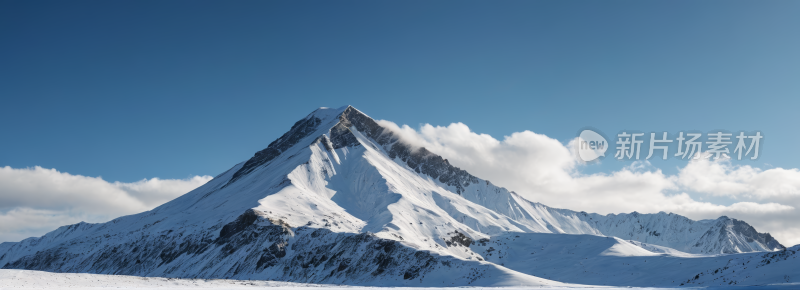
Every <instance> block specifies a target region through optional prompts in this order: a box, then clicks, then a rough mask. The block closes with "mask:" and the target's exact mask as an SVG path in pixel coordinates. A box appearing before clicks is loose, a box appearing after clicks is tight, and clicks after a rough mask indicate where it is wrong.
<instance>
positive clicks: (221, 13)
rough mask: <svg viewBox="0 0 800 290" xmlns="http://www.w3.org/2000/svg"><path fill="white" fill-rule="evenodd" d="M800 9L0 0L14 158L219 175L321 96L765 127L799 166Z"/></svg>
mask: <svg viewBox="0 0 800 290" xmlns="http://www.w3.org/2000/svg"><path fill="white" fill-rule="evenodd" d="M798 8H800V3H798V2H796V1H769V2H756V1H670V2H655V1H644V2H642V1H602V2H601V1H597V2H588V1H587V2H572V1H566V2H561V1H558V2H556V1H502V2H488V1H477V2H470V1H458V2H454V1H432V2H429V1H418V2H415V1H410V2H409V1H403V2H388V1H338V2H328V1H238V2H235V3H227V2H207V1H166V2H164V1H136V2H122V1H111V2H109V1H69V2H38V1H35V2H31V1H3V2H2V3H0V37H2V43H3V45H2V46H0V98H2V104H3V105H2V106H0V126H1V127H0V128H2V132H3V142H2V145H1V146H2V150H0V166H11V167H14V168H24V167H30V166H36V165H38V166H42V167H45V168H57V169H58V170H60V171H65V172H69V173H71V174H81V175H86V176H102V177H103V178H104V179H106V180H113V181H126V182H130V181H135V180H140V179H142V178H151V177H160V178H185V177H188V176H193V175H216V174H217V173H219V172H222V171H224V170H225V169H227V168H229V167H230V166H232V165H233V164H235V163H238V162H240V161H242V160H245V159H247V158H249V157H250V156H252V154H253V153H254V152H256V151H258V150H260V149H263V148H264V147H266V145H267V144H268V143H269V142H270V141H272V140H274V139H275V138H277V137H278V136H280V134H282V133H283V132H285V131H286V130H287V129H288V128H289V127H290V126H291V124H293V123H294V122H295V121H296V120H298V119H300V118H302V117H303V116H305V115H306V114H308V113H309V112H311V111H312V110H314V109H315V108H317V107H320V106H329V107H338V106H341V105H345V104H350V105H353V106H355V107H357V108H359V109H360V110H362V111H364V112H366V113H367V114H369V115H371V116H373V117H375V118H377V119H386V120H391V121H393V122H396V123H398V124H408V125H411V126H412V127H417V126H418V125H419V124H424V123H430V124H433V125H448V124H450V123H453V122H463V123H465V124H467V125H468V126H470V128H471V129H472V130H473V131H475V132H479V133H486V134H490V135H492V136H494V137H495V138H498V139H501V138H502V137H503V136H505V135H508V134H511V133H513V132H519V131H523V130H531V131H534V132H537V133H542V134H545V135H547V136H550V137H552V138H556V139H558V140H561V141H563V142H566V141H567V140H569V139H571V138H574V137H575V136H577V133H578V131H579V130H580V129H581V128H583V127H585V126H592V127H595V128H598V129H600V130H602V131H604V132H605V133H606V134H607V135H613V134H616V133H618V132H619V131H622V130H639V131H643V132H650V131H668V132H670V133H671V134H673V133H677V132H678V131H681V130H700V131H703V132H707V131H711V130H715V129H724V130H731V131H738V130H747V131H751V130H761V131H762V132H763V134H764V135H765V138H764V142H763V143H762V155H761V158H760V159H759V160H758V161H755V162H754V163H752V164H753V165H756V166H778V167H785V168H794V167H797V166H798V164H800V157H799V156H798V154H796V149H795V148H796V144H798V143H800V138H798V134H797V133H796V124H797V117H796V113H795V112H796V110H797V108H798V105H799V102H800V101H798V100H800V98H798V97H799V94H800V82H798V81H797V80H798V79H800V54H798V53H797V52H798V51H800V38H798V37H797V29H798V28H800V18H798V17H796V16H797V13H798V12H800V11H799V10H798ZM682 162H683V161H677V160H671V161H667V162H654V165H656V166H659V167H663V169H664V170H667V171H670V170H674V167H677V166H682V164H683V163H682ZM767 164H768V165H767ZM626 165H629V162H604V163H603V164H601V165H595V166H590V167H588V168H586V170H587V171H590V172H600V171H606V170H614V169H617V168H619V167H622V166H626Z"/></svg>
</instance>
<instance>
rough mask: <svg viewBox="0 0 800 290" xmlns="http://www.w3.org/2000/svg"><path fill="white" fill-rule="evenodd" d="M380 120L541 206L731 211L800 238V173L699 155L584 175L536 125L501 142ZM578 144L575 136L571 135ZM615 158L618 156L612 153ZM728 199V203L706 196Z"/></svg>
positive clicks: (567, 151)
mask: <svg viewBox="0 0 800 290" xmlns="http://www.w3.org/2000/svg"><path fill="white" fill-rule="evenodd" d="M378 122H379V123H380V124H381V125H383V126H384V127H386V128H389V130H392V131H394V132H396V133H398V134H400V135H401V136H402V138H403V139H404V140H406V141H407V142H409V143H411V144H412V145H414V146H420V147H425V148H427V149H428V150H430V151H431V152H434V153H436V154H439V155H441V156H442V157H444V158H446V159H448V160H449V161H450V163H452V164H453V165H455V166H458V167H460V168H462V169H464V170H467V171H468V172H470V173H472V174H474V175H476V176H478V177H480V178H483V179H487V180H490V181H492V182H493V183H495V184H497V185H499V186H503V187H506V188H508V189H510V190H513V191H515V192H517V193H519V194H521V195H523V196H525V197H526V198H528V199H530V200H532V201H537V202H541V203H543V204H546V205H549V206H552V207H558V208H567V209H572V210H578V211H587V212H596V213H600V214H608V213H627V212H633V211H638V212H641V213H656V212H659V211H665V212H674V213H677V214H681V215H685V216H687V217H689V218H692V219H709V218H717V217H719V216H722V215H726V216H729V217H732V218H736V219H742V220H745V221H746V222H748V223H750V224H751V225H752V226H754V227H755V228H756V229H757V230H759V231H761V232H769V233H771V234H772V235H773V236H775V237H776V239H778V240H779V241H780V242H782V243H784V244H785V245H787V246H789V245H794V244H798V243H800V225H799V224H798V223H797V222H796V221H797V220H800V171H799V170H798V169H782V168H775V169H769V170H761V169H758V168H753V167H750V166H736V165H733V164H731V163H730V162H729V161H724V160H722V159H720V160H719V161H711V160H706V159H696V160H692V161H690V162H688V164H687V165H686V166H685V167H684V168H680V170H679V173H678V174H676V175H666V174H664V173H663V172H662V171H661V170H660V169H658V168H655V167H654V166H652V165H650V163H649V162H646V161H644V162H634V163H632V164H631V165H629V166H627V167H625V168H623V169H622V170H619V171H615V172H611V173H602V174H583V173H582V172H581V168H583V167H584V166H585V165H584V164H582V163H580V162H579V161H578V159H577V158H575V157H574V156H575V155H574V154H575V153H574V152H572V150H571V148H574V147H573V146H572V144H566V145H565V144H562V143H561V142H559V141H558V140H555V139H552V138H550V137H547V136H545V135H542V134H537V133H534V132H531V131H524V132H516V133H513V134H511V135H510V136H505V137H504V138H503V140H497V139H495V138H494V137H492V136H490V135H487V134H479V133H475V132H472V131H471V130H470V129H469V127H467V125H465V124H462V123H454V124H450V125H449V126H446V127H443V126H432V125H429V124H426V125H422V126H421V127H420V128H419V129H414V128H411V127H409V126H407V125H403V126H398V125H397V124H395V123H393V122H390V121H384V120H381V121H378ZM572 142H574V140H573V141H572ZM612 156H613V155H612ZM703 197H727V198H731V199H734V200H735V202H734V203H732V204H729V205H721V204H715V203H712V202H707V201H703V199H702V198H703Z"/></svg>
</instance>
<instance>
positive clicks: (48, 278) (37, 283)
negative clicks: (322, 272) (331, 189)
mask: <svg viewBox="0 0 800 290" xmlns="http://www.w3.org/2000/svg"><path fill="white" fill-rule="evenodd" d="M19 288H24V289H65V288H68V289H197V288H200V289H264V288H269V289H276V290H277V289H293V290H294V289H312V288H313V289H320V288H322V289H383V288H381V287H358V286H344V285H325V284H307V283H292V282H279V281H247V280H225V279H210V280H208V279H177V278H153V277H136V276H122V275H102V274H76V273H50V272H42V271H31V270H5V269H3V270H0V289H19ZM386 288H387V289H388V288H390V287H386ZM391 288H392V289H413V290H425V289H457V288H459V289H460V288H474V289H503V290H513V289H723V288H715V287H711V288H696V287H692V288H638V287H633V288H632V287H604V286H586V285H568V286H559V287H553V286H538V287H452V288H446V287H442V288H432V287H419V288H417V287H391ZM731 288H733V289H797V288H800V283H790V284H777V285H761V286H741V287H735V286H734V287H724V289H731Z"/></svg>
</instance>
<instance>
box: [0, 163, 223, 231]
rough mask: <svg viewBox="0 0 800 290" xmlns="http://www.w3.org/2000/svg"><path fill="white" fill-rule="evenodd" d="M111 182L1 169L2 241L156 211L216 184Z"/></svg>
mask: <svg viewBox="0 0 800 290" xmlns="http://www.w3.org/2000/svg"><path fill="white" fill-rule="evenodd" d="M211 179H212V177H211V176H195V177H192V178H187V179H158V178H152V179H143V180H140V181H137V182H132V183H123V182H113V183H112V182H108V181H105V180H103V179H102V178H100V177H87V176H81V175H72V174H69V173H65V172H59V171H58V170H55V169H46V168H41V167H38V166H37V167H34V168H24V169H15V168H11V167H8V166H6V167H0V242H5V241H19V240H22V239H24V238H28V237H32V236H41V235H43V234H45V233H47V232H49V231H52V230H54V229H56V228H57V227H59V226H63V225H68V224H74V223H77V222H80V221H86V222H105V221H108V220H111V219H113V218H116V217H119V216H124V215H129V214H134V213H139V212H142V211H146V210H150V209H152V208H154V207H156V206H158V205H161V204H163V203H165V202H167V201H170V200H172V199H174V198H176V197H178V196H180V195H182V194H184V193H187V192H189V191H191V190H193V189H195V188H197V187H199V186H201V185H203V184H205V183H206V182H208V181H209V180H211Z"/></svg>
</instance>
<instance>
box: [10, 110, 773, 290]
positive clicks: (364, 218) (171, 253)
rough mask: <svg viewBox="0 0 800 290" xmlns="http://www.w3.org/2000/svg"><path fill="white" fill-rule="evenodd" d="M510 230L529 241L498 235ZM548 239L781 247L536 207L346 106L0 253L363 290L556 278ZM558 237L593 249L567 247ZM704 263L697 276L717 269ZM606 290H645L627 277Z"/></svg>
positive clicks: (689, 253) (690, 250) (686, 223)
mask: <svg viewBox="0 0 800 290" xmlns="http://www.w3.org/2000/svg"><path fill="white" fill-rule="evenodd" d="M552 234H559V235H552ZM509 237H513V238H514V239H517V237H520V239H525V238H527V239H529V240H530V242H525V243H523V244H514V243H511V245H509V244H508V243H507V242H503V239H504V238H506V239H507V238H509ZM612 237H613V238H612ZM548 239H560V240H563V241H560V242H557V243H560V244H561V246H562V249H561V250H559V251H560V252H548V253H549V254H547V258H546V259H550V260H552V259H558V260H562V261H571V260H570V259H566V258H567V257H571V259H572V258H575V257H583V258H587V259H588V256H585V255H590V254H591V255H593V256H592V257H596V259H598V261H601V262H598V263H599V264H602V263H605V262H602V261H606V260H608V259H610V258H608V257H615V256H614V255H607V254H608V253H616V252H619V251H622V252H625V253H628V254H630V255H633V256H637V257H649V256H659V257H664V258H663V259H667V260H669V259H678V260H680V259H688V258H689V257H694V256H693V255H697V254H723V253H745V252H761V251H775V250H780V249H784V247H783V246H782V245H780V244H779V243H778V242H777V241H776V240H775V239H773V238H772V237H771V236H770V235H769V234H761V233H758V232H757V231H756V230H755V229H753V228H752V227H751V226H749V225H748V224H746V223H745V222H743V221H738V220H735V219H729V218H727V217H721V218H719V219H717V220H707V221H692V220H690V219H687V218H685V217H682V216H679V215H675V214H667V213H658V214H639V213H635V212H634V213H631V214H620V215H605V216H604V215H598V214H588V213H584V212H575V211H570V210H564V209H554V208H550V207H547V206H545V205H542V204H539V203H535V202H531V201H528V200H526V199H524V198H523V197H521V196H520V195H518V194H516V193H514V192H512V191H508V190H506V189H504V188H501V187H497V186H495V185H493V184H492V183H491V182H489V181H486V180H482V179H480V178H477V177H475V176H473V175H471V174H469V173H468V172H466V171H464V170H461V169H459V168H457V167H455V166H453V165H451V164H450V163H449V162H448V161H447V160H445V159H443V158H442V157H440V156H438V155H436V154H434V153H432V152H429V151H428V150H426V149H425V148H414V147H412V146H410V145H408V144H407V143H405V142H404V141H403V140H401V139H400V138H399V137H398V135H396V134H394V133H393V132H391V131H388V130H386V129H385V128H383V127H381V126H380V125H378V123H376V122H375V121H374V120H373V119H371V118H370V117H368V116H367V115H365V114H363V113H361V112H360V111H358V110H356V109H355V108H353V107H349V106H348V107H342V108H339V109H329V108H320V109H318V110H316V111H314V112H313V113H311V114H310V115H308V116H306V117H305V118H303V119H301V120H300V121H298V122H297V123H295V124H294V125H293V126H292V128H291V129H290V130H289V131H288V132H287V133H285V134H284V135H283V136H281V137H280V138H278V139H277V140H275V141H273V142H272V143H270V144H269V146H268V147H267V148H266V149H264V150H262V151H259V152H257V153H256V154H255V155H254V156H253V157H252V158H250V159H249V160H247V161H245V162H242V163H239V164H237V165H235V166H234V167H233V168H231V169H229V170H228V171H226V172H224V173H222V174H220V175H219V176H217V177H215V178H214V179H213V180H211V181H210V182H208V183H207V184H205V185H203V186H201V187H199V188H197V189H195V190H193V191H191V192H189V193H187V194H185V195H183V196H181V197H179V198H176V199H175V200H172V201H170V202H168V203H166V204H163V205H161V206H159V207H157V208H155V209H153V210H151V211H148V212H143V213H140V214H136V215H130V216H125V217H120V218H117V219H114V220H112V221H110V222H107V223H102V224H88V223H80V224H75V225H70V226H64V227H61V228H59V229H57V230H55V231H53V232H50V233H48V234H46V235H44V236H42V237H40V238H29V239H26V240H23V241H21V242H18V243H3V244H0V265H2V267H3V268H11V269H33V270H45V271H53V272H89V273H107V274H126V275H138V276H162V277H190V278H239V279H272V280H283V281H295V282H308V283H343V284H359V285H409V286H453V285H484V286H489V285H494V286H497V285H501V286H502V285H560V283H559V282H555V281H552V280H548V279H545V278H547V277H548V275H547V273H546V272H537V270H536V269H539V268H541V267H538V266H534V265H532V264H531V262H530V261H532V260H531V259H530V258H531V257H532V256H527V255H528V254H527V252H528V251H529V250H530V249H528V248H530V247H531V245H540V244H541V243H542V242H543V241H546V240H548ZM626 240H628V241H626ZM520 241H522V240H520ZM553 243H556V242H553ZM567 244H569V245H573V246H574V247H575V248H585V249H584V250H586V251H587V252H585V253H583V254H575V253H573V254H569V253H568V252H569V251H567V250H565V249H566V248H563V245H567ZM493 245H494V246H493ZM588 245H591V246H588ZM535 247H538V246H534V248H535ZM545 248H546V247H544V246H543V247H542V250H544V249H545ZM618 248H620V249H622V250H619V249H618ZM522 249H524V250H522ZM501 251H502V253H505V254H500V253H501ZM519 251H522V252H519ZM565 251H566V252H565ZM609 251H610V252H609ZM518 252H519V253H518ZM512 253H513V254H512ZM631 253H632V254H631ZM509 254H511V255H509ZM523 254H524V255H523ZM530 255H534V254H530ZM567 255H573V256H567ZM575 255H577V256H575ZM501 256H502V258H500V257H501ZM584 256H585V257H584ZM503 259H507V260H503ZM542 259H545V258H542ZM512 260H513V261H512ZM573 260H574V259H573ZM506 261H510V262H506ZM539 261H542V260H539ZM670 261H672V260H670ZM703 261H705V262H702V263H699V264H696V265H695V266H694V267H695V268H690V270H698V271H699V270H701V268H703V267H706V268H708V269H711V268H712V267H715V266H717V264H718V263H719V261H717V260H715V258H707V259H706V260H703ZM720 261H721V260H720ZM679 263H680V262H679ZM599 264H598V265H597V266H598V267H599V266H600V265H599ZM536 265H539V266H541V265H545V264H536ZM558 265H567V266H570V267H572V266H574V261H573V262H572V263H571V264H569V263H567V264H564V263H559V264H558ZM669 265H672V264H669ZM673 266H674V265H673ZM537 267H538V268H537ZM570 267H568V268H562V269H560V270H561V271H562V272H563V271H572V270H574V269H573V268H570ZM546 268H547V269H549V267H546ZM542 269H544V268H542ZM554 269H558V267H554ZM609 269H612V268H609ZM601 272H602V271H601ZM695 272H696V271H695ZM675 273H683V272H675ZM575 274H578V273H573V276H576V275H575ZM675 275H678V274H675ZM687 275H688V274H687ZM631 276H635V275H631ZM552 278H553V279H555V280H558V281H564V282H572V283H583V282H593V281H592V280H586V281H584V280H580V279H578V280H575V279H569V278H565V277H563V275H562V276H552ZM665 279H666V278H665ZM662 280H663V281H662ZM662 280H659V281H661V282H659V283H662V284H661V285H676V284H677V283H673V282H668V281H667V280H664V279H662ZM673 280H674V279H671V280H669V281H673ZM680 280H686V279H683V277H680V279H678V280H675V281H680ZM604 281H605V282H607V283H613V284H615V285H639V284H636V283H637V282H636V281H637V280H633V279H632V278H631V277H627V275H620V277H619V279H616V280H613V279H612V280H608V279H606V280H604ZM609 281H613V282H609ZM626 283H627V284H626ZM642 285H644V284H642ZM648 285H649V284H648Z"/></svg>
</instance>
